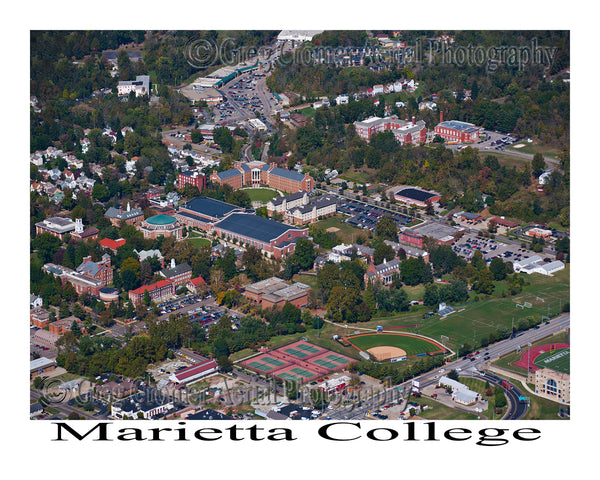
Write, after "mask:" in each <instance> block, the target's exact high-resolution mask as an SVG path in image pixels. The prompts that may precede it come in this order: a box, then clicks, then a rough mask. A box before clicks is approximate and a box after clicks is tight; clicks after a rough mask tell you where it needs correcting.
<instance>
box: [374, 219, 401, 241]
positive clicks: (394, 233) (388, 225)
mask: <svg viewBox="0 0 600 480" xmlns="http://www.w3.org/2000/svg"><path fill="white" fill-rule="evenodd" d="M375 235H376V236H377V237H378V238H380V239H381V240H391V241H392V242H395V241H397V240H398V226H397V225H396V222H395V221H394V217H392V216H391V215H388V214H386V215H384V216H383V217H381V220H379V221H378V222H377V224H376V225H375Z"/></svg>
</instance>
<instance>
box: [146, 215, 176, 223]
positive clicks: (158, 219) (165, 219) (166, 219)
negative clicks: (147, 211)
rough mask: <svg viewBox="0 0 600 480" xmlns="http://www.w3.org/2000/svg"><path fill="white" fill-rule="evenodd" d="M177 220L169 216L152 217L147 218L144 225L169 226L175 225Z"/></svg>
mask: <svg viewBox="0 0 600 480" xmlns="http://www.w3.org/2000/svg"><path fill="white" fill-rule="evenodd" d="M176 221H177V219H176V218H175V217H172V216H171V215H163V214H160V215H154V216H153V217H150V218H147V219H146V223H149V224H150V225H171V224H172V223H175V222H176Z"/></svg>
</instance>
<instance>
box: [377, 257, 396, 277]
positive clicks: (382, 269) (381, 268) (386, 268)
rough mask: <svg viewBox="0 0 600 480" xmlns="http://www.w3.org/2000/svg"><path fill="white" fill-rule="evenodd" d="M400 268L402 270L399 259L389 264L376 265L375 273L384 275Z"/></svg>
mask: <svg viewBox="0 0 600 480" xmlns="http://www.w3.org/2000/svg"><path fill="white" fill-rule="evenodd" d="M398 268H400V260H398V259H397V258H394V259H393V260H390V261H389V262H385V263H381V264H379V265H375V271H376V272H377V274H379V275H381V274H382V273H387V272H391V271H392V270H397V269H398Z"/></svg>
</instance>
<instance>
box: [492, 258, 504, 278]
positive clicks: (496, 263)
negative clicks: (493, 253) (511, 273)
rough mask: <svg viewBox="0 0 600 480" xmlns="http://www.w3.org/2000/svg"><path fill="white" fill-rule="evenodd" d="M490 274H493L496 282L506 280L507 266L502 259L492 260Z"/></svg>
mask: <svg viewBox="0 0 600 480" xmlns="http://www.w3.org/2000/svg"><path fill="white" fill-rule="evenodd" d="M490 272H492V275H493V276H494V280H504V279H505V278H506V274H507V270H506V264H505V263H504V262H503V261H502V259H501V258H492V261H491V262H490Z"/></svg>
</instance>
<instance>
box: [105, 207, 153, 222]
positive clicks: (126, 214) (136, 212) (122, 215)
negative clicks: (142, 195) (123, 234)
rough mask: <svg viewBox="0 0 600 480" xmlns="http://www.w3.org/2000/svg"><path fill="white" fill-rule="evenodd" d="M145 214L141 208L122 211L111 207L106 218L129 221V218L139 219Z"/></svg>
mask: <svg viewBox="0 0 600 480" xmlns="http://www.w3.org/2000/svg"><path fill="white" fill-rule="evenodd" d="M143 214H144V212H142V211H141V210H140V209H139V208H132V209H131V210H122V209H118V208H115V207H110V208H109V209H108V210H107V211H106V213H105V214H104V216H105V217H108V218H117V219H119V220H127V219H129V218H133V217H138V216H140V215H143Z"/></svg>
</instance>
